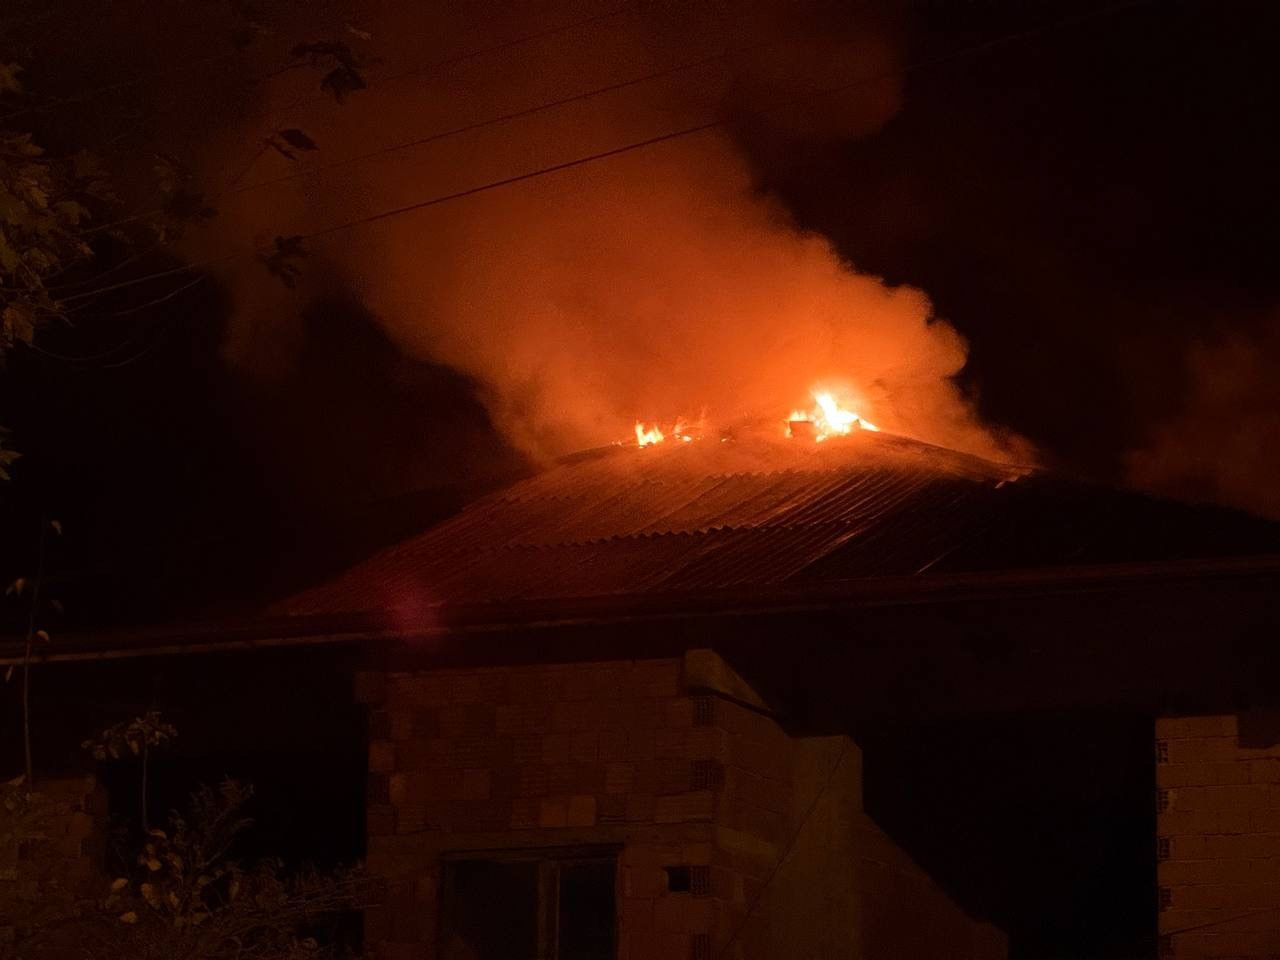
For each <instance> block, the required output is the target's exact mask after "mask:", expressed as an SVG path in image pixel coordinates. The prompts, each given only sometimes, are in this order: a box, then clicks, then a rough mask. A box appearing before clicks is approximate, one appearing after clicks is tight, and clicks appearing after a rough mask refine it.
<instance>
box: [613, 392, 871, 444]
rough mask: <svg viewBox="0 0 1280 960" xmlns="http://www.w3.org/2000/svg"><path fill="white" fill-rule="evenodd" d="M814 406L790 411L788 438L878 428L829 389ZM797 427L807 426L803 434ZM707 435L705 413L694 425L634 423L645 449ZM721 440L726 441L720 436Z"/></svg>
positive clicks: (817, 437)
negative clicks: (670, 440)
mask: <svg viewBox="0 0 1280 960" xmlns="http://www.w3.org/2000/svg"><path fill="white" fill-rule="evenodd" d="M811 396H812V397H813V406H812V407H811V408H810V409H808V410H792V411H791V415H790V416H789V417H787V425H786V434H787V436H788V437H794V438H801V437H803V438H806V439H812V440H814V441H817V442H821V441H823V440H826V439H827V438H828V437H840V436H847V435H848V434H850V433H852V432H853V431H854V430H873V431H876V432H879V430H880V428H879V427H877V426H876V425H875V424H874V423H872V422H871V421H870V420H868V419H866V417H864V416H862V414H860V413H858V412H857V411H856V410H852V409H849V408H848V407H846V406H844V405H843V402H842V401H841V400H839V399H837V398H836V395H835V394H834V393H832V392H831V391H829V390H814V391H813V393H812V394H811ZM799 424H808V425H809V427H808V428H807V429H805V430H804V431H801V430H800V429H799ZM706 433H707V415H706V413H705V412H704V413H703V415H702V417H701V418H699V420H698V421H697V422H696V423H690V422H689V421H688V420H686V419H684V418H680V419H677V420H676V421H675V422H674V423H672V424H671V425H670V426H669V427H667V428H665V429H664V428H663V427H662V426H661V425H659V424H658V423H656V422H653V423H650V422H647V421H644V420H637V421H636V425H635V434H636V446H637V447H648V446H652V445H653V444H656V443H662V442H663V441H664V440H667V439H672V440H679V441H681V442H683V443H691V442H692V441H694V440H700V439H702V437H703V436H704V435H705V434H706ZM721 439H722V440H724V439H726V438H725V437H723V436H722V437H721Z"/></svg>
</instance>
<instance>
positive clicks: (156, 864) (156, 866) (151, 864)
mask: <svg viewBox="0 0 1280 960" xmlns="http://www.w3.org/2000/svg"><path fill="white" fill-rule="evenodd" d="M163 866H164V864H163V863H161V862H160V861H159V860H157V859H156V858H155V857H150V858H149V859H148V860H147V861H146V868H147V869H148V870H150V871H151V872H152V873H156V872H157V871H159V870H160V869H161V868H162V867H163Z"/></svg>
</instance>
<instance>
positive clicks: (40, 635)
mask: <svg viewBox="0 0 1280 960" xmlns="http://www.w3.org/2000/svg"><path fill="white" fill-rule="evenodd" d="M36 639H37V640H40V641H43V642H44V643H48V642H49V631H48V630H37V631H36Z"/></svg>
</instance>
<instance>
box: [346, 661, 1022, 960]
mask: <svg viewBox="0 0 1280 960" xmlns="http://www.w3.org/2000/svg"><path fill="white" fill-rule="evenodd" d="M357 692H358V695H359V696H360V698H361V699H362V700H363V701H364V702H366V703H367V704H368V705H369V707H370V737H371V739H370V744H369V766H370V774H369V806H368V849H369V853H368V863H369V868H370V871H371V873H373V874H374V875H375V876H378V877H381V878H384V879H385V880H386V881H387V884H386V890H387V895H386V898H385V901H384V902H383V903H382V904H381V905H380V906H378V907H374V908H372V909H370V910H369V911H368V912H367V913H366V945H367V946H368V947H369V948H370V952H371V953H373V954H375V955H376V956H378V957H380V958H382V960H408V958H410V957H413V958H415V960H420V958H429V957H433V956H434V955H435V946H434V945H435V941H436V932H437V921H438V919H439V918H438V916H437V911H438V903H439V894H440V882H441V863H442V858H444V857H446V856H448V855H449V854H459V853H465V851H468V850H473V851H493V850H506V851H511V850H519V849H522V848H523V849H538V848H546V847H553V846H555V847H570V846H598V845H614V846H616V847H617V848H618V849H619V850H620V852H619V855H618V873H617V886H616V895H617V904H618V934H619V949H618V955H619V957H621V958H624V960H647V958H650V957H654V958H656V957H662V958H664V960H685V958H697V960H711V958H712V957H714V958H716V960H720V958H721V957H730V956H732V957H740V958H743V960H755V958H760V960H764V958H766V957H767V958H772V957H776V956H782V955H796V954H795V953H794V950H795V948H796V946H797V942H798V939H797V938H808V939H809V940H810V941H812V942H814V944H815V948H818V947H824V946H825V947H832V948H833V949H822V950H821V951H820V952H819V953H817V954H814V955H821V956H824V957H835V956H850V957H852V956H855V955H861V954H859V953H858V952H857V951H856V950H855V949H854V945H855V939H854V932H855V929H856V928H857V924H858V918H857V917H856V916H855V915H854V914H853V913H851V912H850V910H851V904H853V902H854V899H857V898H855V897H854V894H853V893H852V892H849V893H848V894H847V895H846V894H845V893H841V894H840V895H839V896H837V895H836V893H834V892H831V893H829V894H827V893H823V891H836V890H840V891H845V890H846V889H847V890H848V891H852V890H853V887H854V884H853V881H852V879H851V878H852V876H853V873H854V870H855V866H854V863H853V858H852V857H851V856H843V857H841V856H839V853H840V852H843V853H846V854H847V853H848V852H849V851H850V850H851V849H852V848H853V846H855V845H856V841H855V839H854V837H855V834H856V833H857V831H856V830H854V829H852V826H851V825H853V824H855V823H857V824H858V825H860V826H862V827H866V825H867V824H869V821H866V820H865V816H864V815H863V814H862V813H861V755H860V752H859V751H858V749H857V747H856V746H855V745H853V744H852V743H851V742H850V741H848V740H847V739H843V738H828V739H823V740H820V741H817V740H815V741H803V740H795V739H793V738H791V737H790V736H788V735H787V734H786V733H785V732H784V731H783V730H782V728H781V727H780V726H779V725H778V724H777V722H775V720H774V719H773V718H772V717H770V716H769V715H768V713H767V710H766V709H765V707H764V705H763V704H762V703H761V702H760V701H759V699H758V698H757V697H756V696H755V694H754V692H753V691H751V690H750V688H749V687H747V686H746V685H745V684H743V683H742V682H741V680H740V679H738V678H737V677H736V676H734V675H733V674H732V671H730V670H728V668H727V667H725V666H724V664H723V662H722V661H720V660H719V659H718V658H717V657H715V656H714V655H711V654H707V653H705V652H699V651H694V652H691V653H690V654H688V655H686V657H684V658H683V659H663V660H641V661H613V662H597V663H585V664H573V665H543V666H529V667H503V668H487V669H481V670H438V671H428V672H418V673H393V674H390V675H387V674H378V673H371V674H367V675H364V676H362V677H361V678H360V679H359V680H358V682H357ZM837 759H838V760H839V761H840V762H839V766H838V768H837V767H836V766H835V764H834V761H835V760H837ZM833 785H834V789H827V788H828V787H832V786H833ZM820 796H825V797H827V798H828V802H829V804H830V805H831V809H832V811H836V813H834V814H833V815H838V816H839V817H840V818H843V819H842V822H844V823H845V824H846V826H845V827H843V828H842V833H841V837H842V840H841V843H840V844H839V845H837V846H836V848H834V849H835V850H836V851H837V852H836V853H833V847H832V845H831V844H830V843H829V842H827V840H826V839H824V837H823V836H822V835H821V834H820V833H814V832H813V831H809V832H808V834H806V836H807V837H808V839H807V840H806V844H807V846H806V848H805V850H806V851H807V852H803V853H801V852H800V851H799V849H798V848H799V844H798V843H795V842H794V841H795V839H796V836H797V833H796V831H797V827H798V826H799V824H800V823H802V822H806V821H807V819H809V815H810V814H811V812H812V808H813V804H814V800H815V798H818V797H820ZM881 836H882V835H881ZM815 837H816V838H817V839H816V842H814V840H813V838H815ZM885 842H887V841H885ZM784 858H785V863H784V868H783V869H786V870H787V871H789V874H788V876H787V878H786V879H785V882H784V880H783V879H782V877H781V873H782V869H779V866H778V865H779V862H780V861H783V860H784ZM673 866H680V867H689V868H692V872H691V873H692V876H694V877H695V878H696V879H695V880H694V881H693V882H692V883H691V886H690V889H688V890H685V891H679V892H677V891H672V890H670V889H669V888H668V874H667V872H666V870H665V869H664V868H666V867H673ZM775 870H777V871H778V873H779V876H778V877H775V878H774V879H773V880H772V882H771V881H770V877H771V876H772V875H773V874H774V872H775ZM919 876H923V875H922V874H920V875H919ZM836 877H840V878H845V879H840V880H833V878H836ZM861 883H862V888H863V889H864V892H865V888H867V887H868V885H870V886H871V887H875V886H876V884H877V880H876V879H875V876H874V871H873V870H871V869H867V870H866V871H865V876H864V877H863V880H862V881H861ZM881 888H883V884H881V885H880V887H879V888H877V889H881ZM913 889H915V892H916V894H917V896H916V906H917V907H918V908H921V909H923V910H924V911H925V914H928V917H929V918H930V919H933V918H935V917H942V916H944V915H945V916H946V917H947V918H949V921H948V922H950V921H951V920H954V921H955V923H952V926H951V927H948V930H950V931H951V932H953V933H954V930H955V929H956V925H957V924H959V926H962V927H963V928H964V930H963V935H962V936H959V937H952V938H951V939H950V941H949V942H948V944H947V947H946V949H944V950H943V952H940V953H934V954H932V956H937V957H947V956H951V957H957V958H966V960H968V958H979V957H981V958H984V960H985V958H987V957H992V958H995V957H1002V956H1003V955H1004V950H1003V940H1002V939H1000V938H997V941H998V942H997V943H996V948H995V949H994V950H993V949H987V947H986V946H985V944H986V941H982V943H983V944H984V946H982V948H981V949H974V948H973V943H974V941H973V938H972V937H969V930H970V927H975V928H976V925H973V924H970V923H969V922H968V920H967V918H964V917H963V915H962V914H959V912H958V911H957V910H956V909H955V908H954V907H953V906H952V905H951V904H950V903H949V902H947V901H946V898H945V897H944V896H942V894H941V893H940V891H936V889H932V888H930V889H928V890H926V889H925V888H924V887H920V886H919V885H917V887H916V888H913ZM815 891H816V892H817V893H818V894H820V895H819V896H817V897H815V896H814V893H815ZM922 891H923V892H922ZM899 892H900V891H899ZM824 896H825V897H826V899H825V900H824V899H823V897H824ZM841 897H843V899H841ZM863 901H865V903H866V904H867V910H874V909H875V906H874V904H873V903H872V902H871V900H870V899H868V898H866V897H862V898H861V899H859V900H858V902H859V903H862V902H863ZM815 904H816V905H817V912H816V913H815V912H814V907H815ZM930 910H932V911H933V912H932V913H929V911H930ZM925 914H921V915H922V916H923V915H925ZM940 922H941V921H940ZM837 931H843V940H842V939H841V934H840V933H838V932H837ZM815 937H816V938H817V939H815ZM823 938H825V940H824V939H823ZM979 939H981V938H979ZM731 942H732V945H731V946H730V943H731ZM779 950H781V952H779ZM883 955H887V954H883Z"/></svg>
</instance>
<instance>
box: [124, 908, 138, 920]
mask: <svg viewBox="0 0 1280 960" xmlns="http://www.w3.org/2000/svg"><path fill="white" fill-rule="evenodd" d="M120 922H121V923H137V922H138V915H137V914H136V913H135V912H134V911H132V910H130V911H128V912H127V913H122V914H120Z"/></svg>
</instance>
